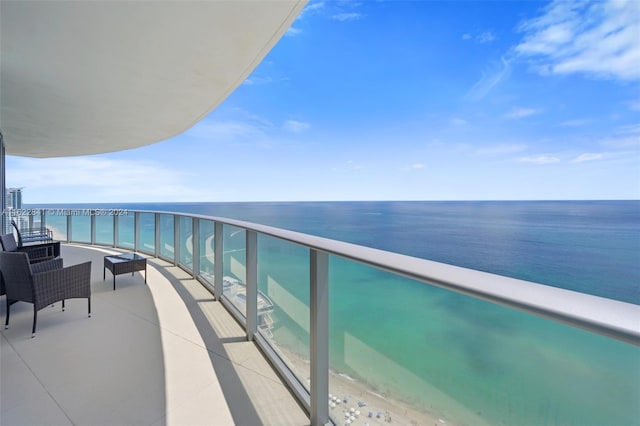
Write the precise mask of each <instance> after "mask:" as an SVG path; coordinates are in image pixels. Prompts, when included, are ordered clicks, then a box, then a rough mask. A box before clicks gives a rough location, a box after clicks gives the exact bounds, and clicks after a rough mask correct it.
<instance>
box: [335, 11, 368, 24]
mask: <svg viewBox="0 0 640 426" xmlns="http://www.w3.org/2000/svg"><path fill="white" fill-rule="evenodd" d="M363 17H364V15H363V14H362V13H358V12H342V13H336V14H335V15H332V16H331V19H334V20H336V21H341V22H344V21H355V20H357V19H362V18H363Z"/></svg>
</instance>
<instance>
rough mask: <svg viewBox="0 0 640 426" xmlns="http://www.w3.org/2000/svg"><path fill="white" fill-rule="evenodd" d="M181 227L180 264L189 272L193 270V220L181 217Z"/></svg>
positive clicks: (179, 223)
mask: <svg viewBox="0 0 640 426" xmlns="http://www.w3.org/2000/svg"><path fill="white" fill-rule="evenodd" d="M178 225H179V227H180V241H179V244H180V259H179V263H180V265H182V266H183V267H185V268H187V269H188V270H190V271H191V270H193V219H191V218H190V217H187V216H179V222H178Z"/></svg>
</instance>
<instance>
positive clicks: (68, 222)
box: [67, 211, 72, 243]
mask: <svg viewBox="0 0 640 426" xmlns="http://www.w3.org/2000/svg"><path fill="white" fill-rule="evenodd" d="M71 215H72V212H71V211H69V212H68V214H67V242H68V243H70V242H71V222H72V220H71V217H72V216H71Z"/></svg>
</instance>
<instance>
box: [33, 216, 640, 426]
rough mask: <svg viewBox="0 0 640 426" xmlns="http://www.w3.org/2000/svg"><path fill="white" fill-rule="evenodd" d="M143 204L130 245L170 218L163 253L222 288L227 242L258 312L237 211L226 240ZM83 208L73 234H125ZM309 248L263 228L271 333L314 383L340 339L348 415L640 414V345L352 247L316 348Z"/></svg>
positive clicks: (616, 418)
mask: <svg viewBox="0 0 640 426" xmlns="http://www.w3.org/2000/svg"><path fill="white" fill-rule="evenodd" d="M137 215H138V222H137V227H136V226H135V223H136V222H135V221H134V213H129V214H128V215H122V216H118V217H117V218H116V219H115V220H117V221H118V223H117V225H118V226H117V231H118V235H117V237H118V238H117V246H118V247H120V248H124V249H133V248H134V236H135V235H137V236H138V248H139V250H140V251H142V252H145V253H147V254H151V255H154V254H155V253H156V223H158V224H159V229H158V235H159V240H158V242H157V244H159V246H158V249H159V250H158V251H159V254H160V255H161V256H162V257H165V258H167V259H170V260H171V261H173V260H174V250H175V249H176V245H177V247H178V248H177V249H178V254H179V256H178V259H177V260H178V263H179V265H180V266H181V267H183V268H185V269H186V270H188V271H190V272H191V273H192V274H193V275H196V276H198V277H199V278H200V279H201V280H202V281H203V282H204V283H205V285H206V286H207V287H208V288H209V289H210V290H212V284H214V262H215V259H214V257H215V256H214V254H215V250H216V249H219V250H222V256H221V257H222V259H223V268H222V270H223V276H224V280H223V289H222V293H223V298H224V299H225V300H226V301H228V302H230V303H231V304H232V305H233V306H234V307H235V309H236V310H237V311H239V312H240V313H241V315H242V316H243V317H244V318H246V317H247V311H246V309H247V286H246V280H247V270H248V268H249V267H250V266H251V265H247V231H246V229H245V228H243V227H240V226H233V225H230V224H225V223H223V224H222V226H221V228H220V229H222V233H221V234H222V241H223V244H222V247H215V245H214V236H215V229H216V223H215V222H214V221H213V220H206V219H197V220H198V223H197V226H196V229H197V230H198V233H197V235H194V233H193V230H194V220H195V219H194V218H192V217H190V216H185V215H179V216H176V215H173V214H167V213H162V214H156V213H148V212H139V213H137ZM67 217H68V216H66V215H64V214H60V212H59V211H55V210H52V211H46V212H45V213H44V220H45V224H46V226H47V227H48V228H49V229H50V230H51V231H52V232H53V236H54V238H55V239H58V240H63V241H64V240H66V238H67V223H68V222H67ZM69 218H70V219H69V220H70V223H71V233H70V234H71V235H70V236H71V240H72V241H75V242H90V241H91V235H92V231H93V234H94V235H95V241H96V243H98V244H104V245H111V244H113V242H114V235H113V232H114V223H113V220H114V218H113V217H109V216H105V217H96V218H95V221H94V223H95V229H94V230H92V229H91V226H92V222H91V217H90V216H74V215H71V216H69ZM32 222H33V223H34V224H35V223H39V221H38V220H36V219H35V218H34V219H33V220H32ZM176 225H177V228H176ZM176 230H177V237H178V240H177V241H175V237H176ZM252 232H253V231H252ZM249 235H251V234H249ZM194 238H197V242H198V244H194V240H193V239H194ZM309 255H310V248H309V247H306V246H305V245H303V244H297V243H293V242H290V241H285V240H283V239H279V238H276V237H274V236H267V235H264V234H261V233H259V232H258V233H257V256H256V257H257V286H258V304H257V328H258V335H259V336H260V338H261V339H264V341H266V342H267V344H268V345H269V346H270V347H271V349H273V352H274V353H275V356H276V357H278V359H279V360H280V361H282V362H283V363H284V365H285V366H286V368H287V369H288V371H290V372H291V373H293V376H294V377H295V380H297V381H298V382H299V383H300V384H302V386H303V387H304V388H306V389H307V391H310V390H311V387H310V380H311V366H312V364H313V359H318V358H321V357H322V353H323V351H324V350H326V351H327V355H328V360H329V370H328V372H327V373H328V377H329V382H328V389H329V392H328V393H329V395H326V397H323V398H321V402H320V404H321V405H325V404H326V406H325V407H324V408H325V409H326V410H327V411H328V413H329V414H330V416H331V418H332V419H333V421H334V422H335V423H336V424H363V425H364V424H366V423H369V424H385V423H389V422H391V423H396V424H398V423H399V424H430V423H436V424H575V425H588V424H594V425H596V424H633V423H635V422H637V419H638V418H640V408H639V406H638V404H637V401H638V400H640V386H638V380H639V379H640V363H639V362H638V359H640V349H639V348H638V346H634V345H631V344H628V343H623V342H620V341H618V340H614V339H611V338H609V337H604V336H602V335H600V334H594V333H593V332H588V331H584V330H582V329H579V328H575V327H571V326H568V325H564V324H562V323H560V322H557V321H552V320H549V319H544V318H541V317H538V316H534V315H531V314H529V313H526V312H523V311H520V310H516V309H513V308H508V307H504V306H500V305H497V304H495V303H490V302H486V301H482V300H479V299H476V298H473V297H468V296H465V295H461V294H459V293H456V292H453V291H450V290H447V289H443V288H440V287H436V286H434V285H429V284H428V283H424V282H419V281H416V280H412V279H409V278H405V277H403V276H400V275H399V274H394V273H391V272H386V271H383V270H381V269H379V268H377V267H374V266H369V265H367V264H365V263H361V262H357V261H353V260H349V259H347V258H344V257H341V256H339V255H330V256H329V292H328V294H329V297H328V300H329V303H328V306H329V320H328V336H329V338H328V340H329V345H328V348H320V349H319V352H318V353H312V352H311V351H310V348H311V347H312V345H311V343H312V342H311V339H312V338H313V337H312V336H313V332H312V331H313V330H311V328H312V327H313V325H312V324H311V323H310V317H311V310H312V309H313V308H312V307H311V306H310V303H311V299H310V271H311V266H310V261H309V257H310V256H309ZM196 256H197V259H198V262H197V263H198V265H197V268H198V270H197V271H193V267H194V258H196ZM469 272H474V271H469ZM488 284H489V283H488ZM616 303H618V302H616ZM313 401H314V400H313V397H312V404H313V403H314V402H313Z"/></svg>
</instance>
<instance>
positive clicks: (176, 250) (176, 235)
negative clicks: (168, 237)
mask: <svg viewBox="0 0 640 426" xmlns="http://www.w3.org/2000/svg"><path fill="white" fill-rule="evenodd" d="M179 263H180V216H178V215H175V214H174V215H173V264H174V265H176V266H177V265H178V264H179Z"/></svg>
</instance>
